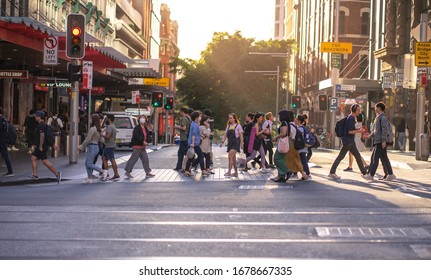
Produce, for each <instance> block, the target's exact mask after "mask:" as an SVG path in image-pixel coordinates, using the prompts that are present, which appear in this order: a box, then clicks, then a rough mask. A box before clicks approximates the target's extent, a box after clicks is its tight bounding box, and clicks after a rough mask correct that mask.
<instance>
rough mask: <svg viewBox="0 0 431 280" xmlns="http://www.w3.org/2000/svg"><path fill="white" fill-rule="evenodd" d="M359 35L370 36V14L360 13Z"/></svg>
mask: <svg viewBox="0 0 431 280" xmlns="http://www.w3.org/2000/svg"><path fill="white" fill-rule="evenodd" d="M361 21H362V23H361V34H362V35H369V34H370V27H369V26H370V13H362V17H361Z"/></svg>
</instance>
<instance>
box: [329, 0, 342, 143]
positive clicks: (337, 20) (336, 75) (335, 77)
mask: <svg viewBox="0 0 431 280" xmlns="http://www.w3.org/2000/svg"><path fill="white" fill-rule="evenodd" d="M334 2H335V3H334V4H335V9H334V42H338V30H339V24H340V0H334ZM339 78H340V69H338V68H336V67H332V94H331V97H334V98H336V97H337V90H336V86H337V84H338V80H339ZM335 113H336V111H332V112H331V113H330V114H331V119H330V124H329V131H330V132H331V135H332V137H331V148H334V147H335V136H334V131H335Z"/></svg>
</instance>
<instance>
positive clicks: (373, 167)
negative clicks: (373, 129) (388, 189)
mask: <svg viewBox="0 0 431 280" xmlns="http://www.w3.org/2000/svg"><path fill="white" fill-rule="evenodd" d="M379 160H381V161H382V165H383V171H384V172H385V175H392V174H393V171H392V166H391V162H390V161H389V158H388V152H387V149H386V148H384V149H383V147H382V144H381V143H377V144H375V145H374V147H373V153H372V155H371V163H370V175H371V176H374V175H375V174H376V171H377V167H378V166H379Z"/></svg>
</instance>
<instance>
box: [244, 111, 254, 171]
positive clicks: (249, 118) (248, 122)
mask: <svg viewBox="0 0 431 280" xmlns="http://www.w3.org/2000/svg"><path fill="white" fill-rule="evenodd" d="M253 119H254V113H251V112H250V113H248V114H247V115H246V116H245V123H244V132H243V138H244V147H245V149H243V151H244V154H245V157H246V158H247V157H249V156H250V153H249V152H248V148H247V147H248V143H249V140H250V134H251V129H252V128H253V125H254V123H253ZM247 165H248V163H247V162H245V167H244V169H243V171H248V170H250V168H248V166H247Z"/></svg>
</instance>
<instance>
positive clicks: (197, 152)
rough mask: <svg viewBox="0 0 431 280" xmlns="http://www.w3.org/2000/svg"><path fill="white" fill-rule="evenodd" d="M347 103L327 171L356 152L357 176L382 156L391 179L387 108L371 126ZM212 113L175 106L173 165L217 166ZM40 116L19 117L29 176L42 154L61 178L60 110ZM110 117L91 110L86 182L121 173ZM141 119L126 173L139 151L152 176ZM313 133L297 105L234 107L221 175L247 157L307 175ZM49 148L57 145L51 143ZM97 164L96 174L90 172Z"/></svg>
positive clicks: (368, 174) (184, 168) (369, 176)
mask: <svg viewBox="0 0 431 280" xmlns="http://www.w3.org/2000/svg"><path fill="white" fill-rule="evenodd" d="M350 110H351V112H350V114H349V115H348V116H347V118H346V121H345V127H344V128H343V129H344V130H345V134H343V136H342V137H340V138H341V142H342V147H341V150H340V152H339V154H338V156H337V158H336V159H335V161H334V162H333V164H332V166H331V169H330V172H329V175H328V177H329V178H332V179H340V176H338V175H337V174H336V171H337V167H338V165H339V164H340V162H341V161H342V160H343V159H344V158H345V156H346V155H347V153H349V166H348V167H347V168H346V169H344V171H352V170H353V159H355V160H356V163H357V165H358V167H359V170H360V172H361V173H362V177H363V178H364V179H366V180H373V179H374V176H375V174H376V170H377V167H378V164H379V161H381V162H382V165H383V169H384V173H385V174H384V176H383V177H382V178H380V180H387V181H391V180H393V179H395V178H396V176H395V175H394V173H393V170H392V167H391V163H390V160H389V158H388V155H387V147H388V145H389V141H390V139H389V135H390V133H389V131H388V130H390V123H389V120H388V118H387V117H386V115H385V114H384V112H385V104H384V103H382V102H379V103H377V104H376V105H375V111H376V118H375V120H374V122H373V125H372V126H371V127H370V131H369V132H368V130H367V128H366V126H365V125H364V124H363V122H364V120H363V115H362V111H361V106H360V105H359V104H354V105H352V106H351V108H350ZM2 114H3V110H2V109H1V108H0V152H1V155H2V157H3V159H4V161H5V163H6V167H7V173H6V174H5V176H13V175H14V173H13V170H12V164H11V162H10V159H9V154H8V150H7V144H6V143H5V141H4V138H5V137H4V135H5V131H6V126H7V122H6V120H5V118H4V117H3V115H2ZM211 115H212V113H211V111H210V110H208V109H207V110H204V111H203V112H201V111H197V110H193V109H190V108H181V109H180V118H179V120H178V123H177V124H176V125H175V129H176V130H178V131H179V136H180V143H179V148H178V153H177V155H178V159H177V164H176V166H175V167H174V170H175V171H178V172H183V173H184V175H185V176H191V175H192V174H193V172H194V171H196V170H197V168H200V169H201V172H202V176H208V175H210V174H214V172H213V170H212V164H213V163H212V146H213V145H212V140H213V137H214V119H213V118H212V116H211ZM276 117H277V118H276ZM45 118H46V113H45V112H44V111H42V110H38V111H36V112H34V111H30V112H29V116H27V118H26V120H25V123H24V126H25V130H24V133H25V135H26V139H27V144H28V147H29V154H31V163H32V174H31V176H30V178H31V179H34V180H37V179H38V165H37V163H38V161H39V160H41V161H42V163H43V164H44V165H45V166H46V167H47V168H48V169H49V170H50V171H51V172H52V173H53V174H54V176H55V177H56V179H57V180H58V182H60V181H61V172H59V171H57V170H56V168H55V167H54V166H53V165H52V164H51V163H50V162H49V160H48V159H47V153H48V150H49V148H50V147H49V146H50V145H49V144H48V142H47V138H49V135H48V134H49V133H50V132H53V133H56V132H57V131H54V129H53V127H58V129H59V131H62V130H63V129H64V126H65V123H64V122H63V121H62V120H61V118H60V117H59V116H58V115H57V114H54V115H53V116H51V117H50V118H49V119H48V121H47V123H45ZM114 119H115V117H114V115H113V114H107V115H106V116H103V115H99V114H93V115H91V123H90V128H89V130H88V132H87V133H86V137H85V139H83V142H82V143H81V145H79V147H78V149H79V151H85V150H86V153H87V154H86V160H85V168H86V171H87V178H86V179H85V180H84V183H91V182H94V181H95V180H99V179H101V180H113V181H116V180H118V179H120V175H119V172H118V165H117V162H116V160H115V147H116V133H117V130H116V127H115V124H114ZM276 119H277V121H278V127H277V128H276V127H275V125H274V123H275V121H276ZM138 122H139V124H138V125H137V126H136V127H135V128H134V130H133V136H132V139H131V147H132V154H131V156H130V158H129V160H128V162H127V164H126V166H125V171H126V173H125V176H126V177H127V178H133V175H132V171H133V168H134V166H135V164H136V162H137V161H138V159H140V160H141V162H142V166H143V168H144V171H145V173H146V177H147V178H150V177H154V175H153V174H152V173H151V171H152V170H151V167H150V161H149V159H148V154H147V152H146V148H147V147H148V145H149V144H150V143H152V142H153V138H152V133H153V132H152V129H153V127H152V124H151V123H149V122H148V118H147V117H146V116H139V117H138ZM102 126H103V129H102ZM48 127H51V129H50V130H48ZM405 129H406V126H405V121H404V122H403V121H401V123H400V125H399V127H398V128H397V132H398V133H399V134H400V135H401V139H399V141H400V150H404V149H405V143H404V141H405V140H404V139H403V138H402V134H401V133H403V131H405ZM310 134H311V135H313V137H314V138H317V137H316V136H315V134H314V130H313V129H312V128H311V127H310V124H309V118H308V116H307V115H297V116H296V117H295V115H294V113H293V112H292V111H289V110H281V111H280V112H278V114H277V116H275V115H274V114H272V112H267V113H263V112H250V113H248V114H247V115H246V116H245V122H244V123H243V124H241V122H240V118H239V117H238V116H237V115H236V114H234V113H231V114H229V115H228V116H227V123H226V127H225V129H224V133H223V135H222V141H221V144H220V147H222V146H223V145H225V146H226V152H227V153H228V169H227V172H226V173H225V174H224V176H225V177H238V174H239V169H241V171H243V172H248V171H249V170H250V167H249V164H251V166H252V167H253V168H256V169H258V170H259V171H260V172H262V173H268V172H269V170H270V169H277V176H276V177H274V178H271V179H272V180H273V181H275V182H286V181H287V180H292V179H297V180H310V179H312V177H311V173H310V168H309V160H310V158H311V156H312V146H311V145H306V144H305V140H304V139H306V138H308V137H309V135H310ZM301 139H302V140H301ZM362 139H372V141H373V152H372V156H371V159H370V164H369V165H367V164H366V161H365V160H364V158H363V157H362V156H361V152H363V151H365V145H364V143H363V142H362ZM301 141H304V144H303V145H299V144H298V142H301ZM280 142H283V143H280ZM280 145H285V146H287V148H286V147H284V148H283V149H281V148H280ZM313 145H314V144H313ZM274 147H275V153H274ZM53 148H54V149H58V148H57V146H56V145H55V144H54V145H53ZM241 152H243V153H244V155H242V154H241ZM258 154H259V155H258ZM99 155H100V156H101V157H102V164H101V165H100V166H99V165H97V164H96V162H97V158H98V156H99ZM238 155H240V156H238ZM267 157H268V159H267ZM108 162H110V163H111V166H112V170H113V173H114V174H113V175H112V177H110V176H109V173H108V169H109V168H108ZM94 171H96V172H97V173H98V175H99V176H94V175H93V172H94ZM298 175H299V176H298Z"/></svg>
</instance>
